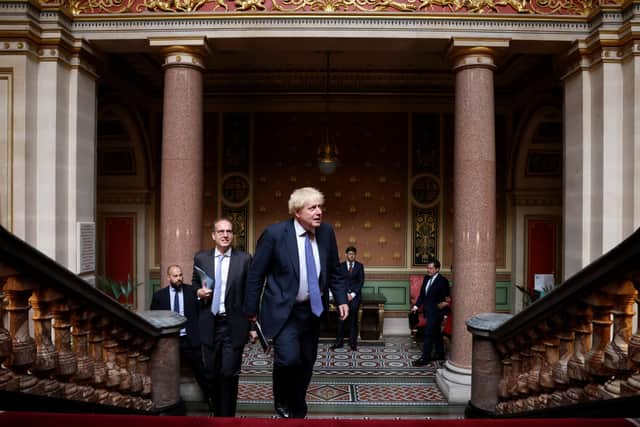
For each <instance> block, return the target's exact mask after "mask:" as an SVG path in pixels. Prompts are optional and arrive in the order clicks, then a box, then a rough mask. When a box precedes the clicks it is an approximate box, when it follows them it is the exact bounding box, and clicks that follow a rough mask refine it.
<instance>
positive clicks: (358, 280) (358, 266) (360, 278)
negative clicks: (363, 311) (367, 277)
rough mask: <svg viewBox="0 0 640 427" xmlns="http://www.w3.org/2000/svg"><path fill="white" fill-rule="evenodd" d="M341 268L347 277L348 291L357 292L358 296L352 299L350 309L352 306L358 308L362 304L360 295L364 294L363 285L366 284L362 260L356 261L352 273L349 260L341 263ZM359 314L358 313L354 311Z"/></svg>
mask: <svg viewBox="0 0 640 427" xmlns="http://www.w3.org/2000/svg"><path fill="white" fill-rule="evenodd" d="M340 268H341V269H342V271H343V273H344V277H345V283H346V287H347V293H348V294H350V293H351V292H355V294H356V296H355V297H354V298H353V299H352V300H351V303H350V306H349V309H350V310H351V309H352V306H353V307H355V308H357V307H358V305H359V304H360V296H361V294H362V285H364V265H362V263H361V262H358V261H354V262H353V269H352V270H351V274H349V265H348V261H345V262H343V263H342V264H340ZM354 314H355V315H357V313H354Z"/></svg>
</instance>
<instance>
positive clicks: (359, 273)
mask: <svg viewBox="0 0 640 427" xmlns="http://www.w3.org/2000/svg"><path fill="white" fill-rule="evenodd" d="M345 253H346V255H347V260H346V261H345V262H343V263H342V264H340V268H341V269H342V271H343V273H345V278H346V279H345V280H346V285H347V299H348V300H349V317H348V321H349V346H350V347H351V351H358V308H359V307H360V296H361V293H362V285H364V265H362V263H360V262H358V261H356V248H355V247H353V246H349V247H348V248H347V250H346V251H345ZM345 323H346V321H343V320H338V331H337V334H336V342H335V343H334V344H333V345H332V346H331V349H332V350H335V349H336V348H342V346H343V345H344V324H345Z"/></svg>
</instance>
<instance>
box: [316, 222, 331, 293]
mask: <svg viewBox="0 0 640 427" xmlns="http://www.w3.org/2000/svg"><path fill="white" fill-rule="evenodd" d="M325 234H326V233H324V232H323V228H322V224H321V225H320V227H318V228H316V242H317V243H318V253H319V255H320V284H321V285H322V286H321V290H322V288H324V287H325V286H324V284H325V283H326V282H327V252H328V251H327V244H328V243H327V240H328V239H326V238H325Z"/></svg>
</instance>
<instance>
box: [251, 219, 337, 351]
mask: <svg viewBox="0 0 640 427" xmlns="http://www.w3.org/2000/svg"><path fill="white" fill-rule="evenodd" d="M293 221H294V220H293V219H290V220H288V221H284V222H280V223H277V224H273V225H271V226H269V227H267V228H266V229H265V230H264V232H263V233H262V235H261V236H260V239H258V244H257V245H256V251H255V254H254V256H253V261H252V263H251V268H250V270H249V279H248V281H247V292H246V295H245V302H244V311H245V313H246V314H247V315H255V314H259V321H260V323H261V326H262V330H263V332H264V334H265V335H266V336H267V337H268V338H272V337H274V336H275V335H277V334H278V332H280V329H282V326H283V325H284V323H285V321H286V320H287V318H288V317H289V314H290V313H291V310H292V308H293V305H294V304H295V302H296V295H297V294H298V287H299V286H300V260H299V257H298V242H297V236H296V231H295V227H294V225H293ZM315 239H316V241H317V243H318V252H319V255H320V291H321V292H322V296H323V303H324V309H325V312H326V311H327V310H328V307H329V292H328V289H329V288H331V291H332V293H333V296H334V299H335V301H336V304H337V305H341V304H346V303H347V294H346V287H345V282H344V274H343V273H342V271H341V270H340V258H339V256H338V248H337V243H336V236H335V233H334V231H333V228H332V227H331V226H330V225H329V224H325V223H322V224H320V226H319V227H318V228H316V231H315ZM263 287H264V293H263V292H262V291H263ZM261 294H262V303H260V296H261ZM260 304H261V305H260Z"/></svg>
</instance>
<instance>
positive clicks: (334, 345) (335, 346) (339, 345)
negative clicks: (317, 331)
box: [329, 344, 342, 350]
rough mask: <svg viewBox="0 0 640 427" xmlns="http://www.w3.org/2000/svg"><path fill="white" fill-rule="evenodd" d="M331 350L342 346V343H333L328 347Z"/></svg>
mask: <svg viewBox="0 0 640 427" xmlns="http://www.w3.org/2000/svg"><path fill="white" fill-rule="evenodd" d="M329 348H330V349H331V350H335V349H336V348H342V344H333V345H331V347H329Z"/></svg>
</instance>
